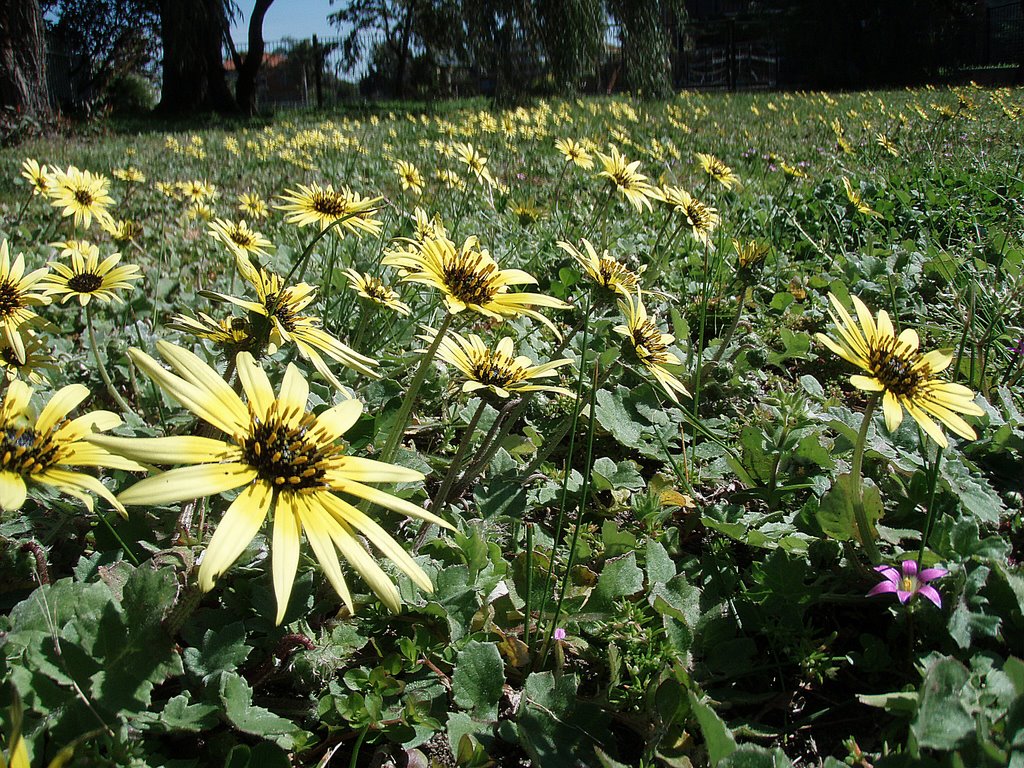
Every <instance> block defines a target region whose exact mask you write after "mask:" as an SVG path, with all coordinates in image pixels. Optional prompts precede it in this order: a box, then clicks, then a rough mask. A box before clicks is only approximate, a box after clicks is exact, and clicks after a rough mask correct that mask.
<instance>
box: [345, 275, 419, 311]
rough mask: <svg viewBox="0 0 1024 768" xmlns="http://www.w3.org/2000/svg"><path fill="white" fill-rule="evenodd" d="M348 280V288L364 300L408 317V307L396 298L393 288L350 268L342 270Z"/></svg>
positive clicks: (371, 276)
mask: <svg viewBox="0 0 1024 768" xmlns="http://www.w3.org/2000/svg"><path fill="white" fill-rule="evenodd" d="M342 272H343V274H344V275H345V276H346V277H347V278H348V283H349V287H350V288H351V289H352V290H354V291H355V292H356V293H357V294H359V295H360V296H362V297H363V298H364V299H368V300H369V301H372V302H373V303H374V304H379V305H380V306H382V307H387V308H389V309H393V310H395V312H397V313H398V314H400V315H408V314H409V313H410V312H411V310H410V309H409V305H408V304H406V303H405V302H404V301H402V300H401V299H399V298H398V294H397V293H396V292H395V290H394V289H393V288H391V287H390V286H388V285H385V284H384V281H383V280H381V279H380V278H379V277H374V276H373V275H370V274H367V273H365V272H364V273H362V274H360V273H359V272H356V271H355V270H354V269H352V268H351V267H349V268H347V269H344V270H342Z"/></svg>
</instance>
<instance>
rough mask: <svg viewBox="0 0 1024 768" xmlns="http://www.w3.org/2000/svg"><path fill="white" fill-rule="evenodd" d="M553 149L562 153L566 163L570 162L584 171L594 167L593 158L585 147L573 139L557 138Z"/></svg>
mask: <svg viewBox="0 0 1024 768" xmlns="http://www.w3.org/2000/svg"><path fill="white" fill-rule="evenodd" d="M555 149H557V150H558V151H559V152H561V153H562V155H563V156H564V157H565V162H567V163H572V164H573V165H576V166H578V167H580V168H582V169H583V170H585V171H589V170H591V169H592V168H593V167H594V158H592V157H591V156H590V153H589V152H587V150H586V147H584V146H583V145H582V144H580V143H579V142H578V141H576V140H575V139H558V140H557V141H556V142H555Z"/></svg>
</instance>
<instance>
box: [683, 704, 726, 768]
mask: <svg viewBox="0 0 1024 768" xmlns="http://www.w3.org/2000/svg"><path fill="white" fill-rule="evenodd" d="M687 694H688V695H689V697H690V710H691V711H692V712H693V714H694V717H696V718H697V723H698V724H699V725H700V732H701V733H702V734H704V743H705V744H706V745H707V749H708V762H709V763H710V765H711V768H715V766H717V765H718V764H719V762H720V761H722V760H724V759H725V758H727V757H728V756H729V755H731V754H732V753H733V752H735V751H736V739H735V738H733V735H732V731H730V730H729V726H727V725H726V724H725V721H724V720H722V718H720V717H719V716H718V714H717V713H716V712H715V710H713V709H712V708H711V707H710V706H708V705H707V704H705V703H703V702H702V701H700V699H698V698H697V696H696V694H694V692H693V691H687Z"/></svg>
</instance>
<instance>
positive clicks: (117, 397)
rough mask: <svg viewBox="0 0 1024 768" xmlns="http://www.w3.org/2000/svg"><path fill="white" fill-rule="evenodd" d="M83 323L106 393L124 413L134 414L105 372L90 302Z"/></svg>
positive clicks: (105, 368) (86, 306) (105, 367)
mask: <svg viewBox="0 0 1024 768" xmlns="http://www.w3.org/2000/svg"><path fill="white" fill-rule="evenodd" d="M85 324H86V326H87V327H88V329H89V346H91V347H92V354H93V357H95V358H96V366H97V367H98V368H99V369H100V378H101V379H103V383H104V384H105V385H106V387H107V394H109V395H110V397H111V398H112V399H113V400H114V402H115V403H117V407H118V408H120V409H121V410H122V411H124V412H125V413H130V414H133V415H134V414H135V411H133V410H132V408H131V406H130V405H128V403H127V402H125V399H124V398H123V397H121V393H119V392H118V391H117V390H116V389H114V382H112V381H111V380H110V374H109V373H107V366H106V364H105V363H104V362H103V355H101V354H100V347H99V344H98V343H97V342H96V330H95V329H94V328H93V325H92V304H86V305H85Z"/></svg>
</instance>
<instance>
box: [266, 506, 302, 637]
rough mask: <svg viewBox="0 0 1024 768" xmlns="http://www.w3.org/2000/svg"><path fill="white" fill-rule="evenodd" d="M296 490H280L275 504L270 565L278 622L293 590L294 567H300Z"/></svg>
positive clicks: (285, 609) (299, 532)
mask: <svg viewBox="0 0 1024 768" xmlns="http://www.w3.org/2000/svg"><path fill="white" fill-rule="evenodd" d="M294 498H295V494H292V493H279V494H278V495H277V504H275V505H274V542H273V546H272V547H271V566H272V570H273V575H274V596H275V597H276V598H277V619H276V621H275V623H276V624H280V623H281V622H282V621H283V620H284V614H285V612H286V611H287V610H288V598H289V597H291V594H292V584H293V583H294V582H295V571H296V570H298V567H299V543H300V542H299V539H300V536H301V527H300V524H299V516H298V513H297V512H296V509H295V504H294Z"/></svg>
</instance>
